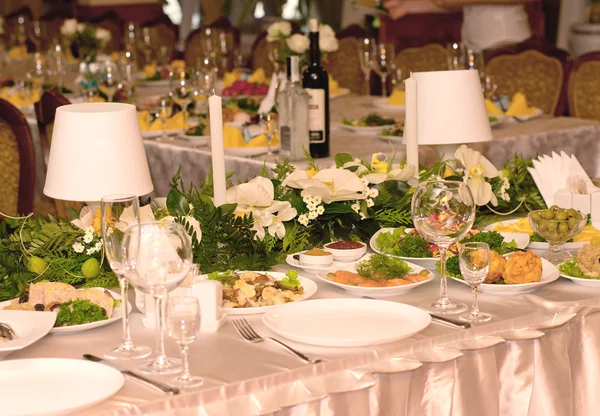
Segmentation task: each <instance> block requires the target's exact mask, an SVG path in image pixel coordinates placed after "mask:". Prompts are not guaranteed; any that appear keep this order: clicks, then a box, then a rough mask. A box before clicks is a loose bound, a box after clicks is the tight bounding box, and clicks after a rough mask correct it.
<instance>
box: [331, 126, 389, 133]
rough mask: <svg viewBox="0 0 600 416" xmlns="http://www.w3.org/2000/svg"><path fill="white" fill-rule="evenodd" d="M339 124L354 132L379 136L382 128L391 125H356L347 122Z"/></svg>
mask: <svg viewBox="0 0 600 416" xmlns="http://www.w3.org/2000/svg"><path fill="white" fill-rule="evenodd" d="M340 126H341V127H342V128H343V129H344V130H348V131H351V132H352V133H355V134H362V135H364V136H379V135H380V134H381V132H382V131H383V129H387V128H389V127H391V125H386V126H371V127H357V126H349V125H347V124H340Z"/></svg>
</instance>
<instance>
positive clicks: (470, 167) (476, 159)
mask: <svg viewBox="0 0 600 416" xmlns="http://www.w3.org/2000/svg"><path fill="white" fill-rule="evenodd" d="M454 157H455V158H456V159H458V160H459V161H460V163H462V165H463V166H464V167H465V170H466V175H465V179H466V181H465V182H466V183H467V185H468V186H469V189H470V190H471V193H472V194H473V199H474V200H475V204H476V205H479V206H483V205H486V204H487V203H489V202H491V203H492V205H494V206H496V205H498V199H497V198H496V195H494V192H492V185H491V184H490V183H488V182H486V180H485V178H495V177H497V176H498V175H499V174H500V172H499V171H498V169H496V168H495V167H494V165H492V163H491V162H490V161H489V160H487V159H486V158H485V157H484V156H483V155H482V154H481V153H479V152H478V151H476V150H473V149H469V148H468V147H467V146H465V145H464V144H463V145H462V146H460V147H459V148H458V149H457V150H456V153H455V154H454Z"/></svg>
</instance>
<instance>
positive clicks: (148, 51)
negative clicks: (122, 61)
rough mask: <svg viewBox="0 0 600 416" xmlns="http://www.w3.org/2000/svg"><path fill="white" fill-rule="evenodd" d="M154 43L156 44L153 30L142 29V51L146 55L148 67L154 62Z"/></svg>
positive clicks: (145, 59)
mask: <svg viewBox="0 0 600 416" xmlns="http://www.w3.org/2000/svg"><path fill="white" fill-rule="evenodd" d="M153 43H156V42H155V41H154V36H153V33H152V30H151V28H149V27H145V28H143V29H142V37H141V41H140V49H141V51H142V53H143V54H144V63H145V64H146V65H148V64H150V63H151V62H152V57H153V55H154V46H153Z"/></svg>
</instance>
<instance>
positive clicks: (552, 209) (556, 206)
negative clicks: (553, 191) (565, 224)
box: [548, 205, 560, 213]
mask: <svg viewBox="0 0 600 416" xmlns="http://www.w3.org/2000/svg"><path fill="white" fill-rule="evenodd" d="M548 209H549V210H550V211H552V212H554V213H556V212H558V210H559V209H560V208H559V207H558V205H552V206H551V207H550V208H548Z"/></svg>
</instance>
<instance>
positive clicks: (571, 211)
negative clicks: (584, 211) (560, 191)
mask: <svg viewBox="0 0 600 416" xmlns="http://www.w3.org/2000/svg"><path fill="white" fill-rule="evenodd" d="M577 214H578V213H577V211H576V210H574V209H573V208H569V209H568V210H567V217H569V218H574V217H575V215H577Z"/></svg>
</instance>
